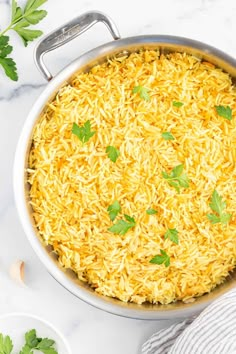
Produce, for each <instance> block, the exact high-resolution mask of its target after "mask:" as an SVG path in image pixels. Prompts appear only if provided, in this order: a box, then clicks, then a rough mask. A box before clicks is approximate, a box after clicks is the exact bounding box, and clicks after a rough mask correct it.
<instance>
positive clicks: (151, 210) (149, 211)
mask: <svg viewBox="0 0 236 354" xmlns="http://www.w3.org/2000/svg"><path fill="white" fill-rule="evenodd" d="M146 213H147V214H148V215H155V214H157V211H156V210H155V209H152V208H149V209H147V210H146Z"/></svg>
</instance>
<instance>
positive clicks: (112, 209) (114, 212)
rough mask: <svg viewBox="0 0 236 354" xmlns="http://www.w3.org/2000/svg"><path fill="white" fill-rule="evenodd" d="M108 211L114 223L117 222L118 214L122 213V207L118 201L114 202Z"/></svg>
mask: <svg viewBox="0 0 236 354" xmlns="http://www.w3.org/2000/svg"><path fill="white" fill-rule="evenodd" d="M107 211H108V213H109V217H110V219H111V220H112V221H114V220H115V218H116V217H117V215H118V213H119V212H120V211H121V207H120V204H119V202H118V201H117V200H115V201H114V203H113V204H111V205H109V207H108V208H107Z"/></svg>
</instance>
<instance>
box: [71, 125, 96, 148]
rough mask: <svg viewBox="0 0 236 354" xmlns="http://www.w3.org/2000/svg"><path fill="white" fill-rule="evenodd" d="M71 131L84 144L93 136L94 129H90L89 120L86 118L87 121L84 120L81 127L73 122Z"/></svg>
mask: <svg viewBox="0 0 236 354" xmlns="http://www.w3.org/2000/svg"><path fill="white" fill-rule="evenodd" d="M72 133H73V134H74V135H76V136H77V137H78V138H79V140H80V141H81V142H82V143H83V144H84V143H86V142H87V141H89V139H90V138H92V137H93V136H94V134H95V133H96V131H93V132H92V131H91V123H90V121H89V120H87V122H85V123H84V125H83V126H81V127H79V126H78V125H77V124H76V123H73V127H72Z"/></svg>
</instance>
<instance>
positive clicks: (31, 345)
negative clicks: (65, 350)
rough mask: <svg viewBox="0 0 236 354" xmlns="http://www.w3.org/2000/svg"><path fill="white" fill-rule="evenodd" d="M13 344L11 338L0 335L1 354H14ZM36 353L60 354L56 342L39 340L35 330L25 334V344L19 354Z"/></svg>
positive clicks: (47, 339)
mask: <svg viewBox="0 0 236 354" xmlns="http://www.w3.org/2000/svg"><path fill="white" fill-rule="evenodd" d="M12 350H13V343H12V340H11V338H10V337H9V336H4V335H3V334H2V333H0V354H12ZM35 351H37V352H39V353H43V354H58V351H57V350H56V349H55V341H54V340H53V339H49V338H39V337H37V333H36V330H35V329H31V330H30V331H28V332H26V333H25V344H24V346H23V347H22V349H21V351H20V353H19V354H34V353H35Z"/></svg>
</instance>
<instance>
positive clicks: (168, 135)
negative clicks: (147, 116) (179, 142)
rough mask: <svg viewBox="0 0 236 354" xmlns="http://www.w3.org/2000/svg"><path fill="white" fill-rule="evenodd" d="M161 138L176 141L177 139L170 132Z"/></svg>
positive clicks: (164, 133) (163, 134)
mask: <svg viewBox="0 0 236 354" xmlns="http://www.w3.org/2000/svg"><path fill="white" fill-rule="evenodd" d="M161 136H162V138H163V139H165V140H175V138H174V137H173V135H172V134H171V133H170V132H163V133H162V134H161Z"/></svg>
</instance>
